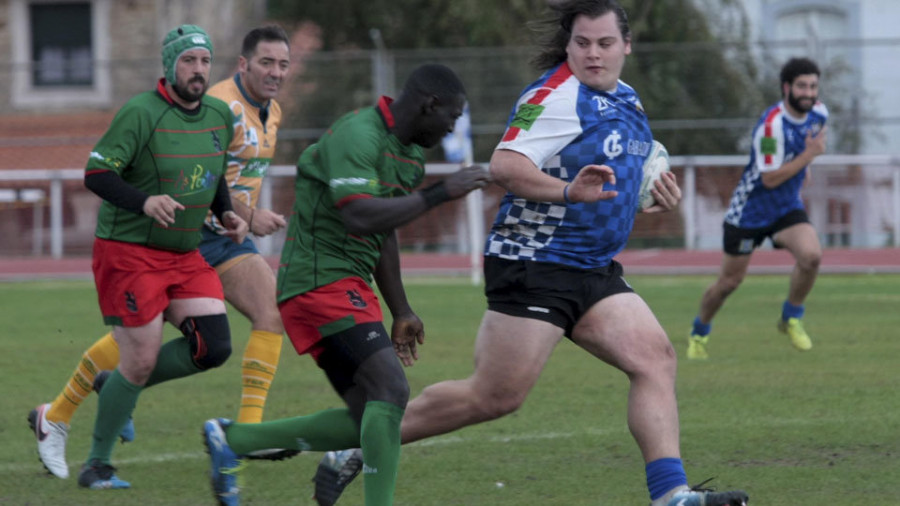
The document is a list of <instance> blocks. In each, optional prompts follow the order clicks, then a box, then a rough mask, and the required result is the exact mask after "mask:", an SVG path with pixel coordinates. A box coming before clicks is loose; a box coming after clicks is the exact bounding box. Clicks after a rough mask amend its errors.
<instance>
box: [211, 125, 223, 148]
mask: <svg viewBox="0 0 900 506" xmlns="http://www.w3.org/2000/svg"><path fill="white" fill-rule="evenodd" d="M210 134H212V141H213V146H215V148H216V152H217V153H218V152H219V151H222V143H221V142H219V136H218V135H217V134H216V131H215V130H213V131H211V132H210Z"/></svg>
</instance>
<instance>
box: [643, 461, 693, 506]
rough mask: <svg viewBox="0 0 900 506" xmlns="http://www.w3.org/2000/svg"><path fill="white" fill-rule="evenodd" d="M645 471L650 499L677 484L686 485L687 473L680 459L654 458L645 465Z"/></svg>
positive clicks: (657, 497)
mask: <svg viewBox="0 0 900 506" xmlns="http://www.w3.org/2000/svg"><path fill="white" fill-rule="evenodd" d="M645 469H646V472H647V489H648V490H650V500H651V501H655V500H657V499H659V498H660V497H662V496H663V495H665V493H666V492H668V491H669V490H672V489H673V488H675V487H677V486H679V485H687V475H686V474H685V472H684V466H683V465H682V464H681V459H673V458H664V459H658V460H654V461H653V462H650V463H648V464H647V466H646V467H645Z"/></svg>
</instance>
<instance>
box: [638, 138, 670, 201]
mask: <svg viewBox="0 0 900 506" xmlns="http://www.w3.org/2000/svg"><path fill="white" fill-rule="evenodd" d="M669 170H670V168H669V152H668V151H666V147H665V146H663V145H662V144H660V143H659V142H658V141H653V146H651V148H650V154H649V155H647V160H646V161H645V162H644V177H643V179H641V188H640V190H639V191H638V210H639V211H643V210H644V209H647V208H648V207H653V206H654V205H655V204H656V199H654V198H653V194H652V193H650V190H652V189H653V187H654V185H655V184H656V182H657V181H659V178H661V177H662V174H663V172H669Z"/></svg>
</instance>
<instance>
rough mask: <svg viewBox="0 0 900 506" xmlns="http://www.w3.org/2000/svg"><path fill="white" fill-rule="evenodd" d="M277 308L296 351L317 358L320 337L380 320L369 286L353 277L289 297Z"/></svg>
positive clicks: (378, 306)
mask: <svg viewBox="0 0 900 506" xmlns="http://www.w3.org/2000/svg"><path fill="white" fill-rule="evenodd" d="M278 309H279V310H280V311H281V320H282V322H284V330H285V331H286V332H287V335H288V339H290V340H291V344H293V345H294V349H295V350H297V354H298V355H303V354H304V353H309V354H310V355H311V356H312V358H313V359H316V360H317V361H318V358H319V355H321V354H322V351H323V350H324V348H322V346H321V341H322V338H323V337H327V336H330V335H331V334H335V333H337V332H341V331H344V330H347V329H349V328H352V327H354V326H356V325H359V324H360V323H372V322H380V321H382V320H383V319H384V318H383V317H382V314H381V304H380V303H379V302H378V297H377V296H376V295H375V292H374V291H372V287H370V286H369V285H368V283H366V282H365V281H363V280H362V279H360V278H355V277H353V278H344V279H341V280H339V281H335V282H334V283H331V284H328V285H325V286H322V287H319V288H316V289H315V290H312V291H309V292H306V293H302V294H300V295H297V296H295V297H291V298H290V299H288V300H286V301H284V302H282V303H281V304H279V305H278Z"/></svg>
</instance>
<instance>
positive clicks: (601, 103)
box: [591, 95, 610, 112]
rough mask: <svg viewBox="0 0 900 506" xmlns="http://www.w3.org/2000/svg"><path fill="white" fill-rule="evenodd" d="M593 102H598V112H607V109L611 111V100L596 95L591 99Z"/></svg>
mask: <svg viewBox="0 0 900 506" xmlns="http://www.w3.org/2000/svg"><path fill="white" fill-rule="evenodd" d="M591 100H593V101H594V102H597V111H598V112H599V111H605V110H606V109H609V107H610V105H609V99H608V98H606V97H601V96H599V95H594V96H593V97H591Z"/></svg>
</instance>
